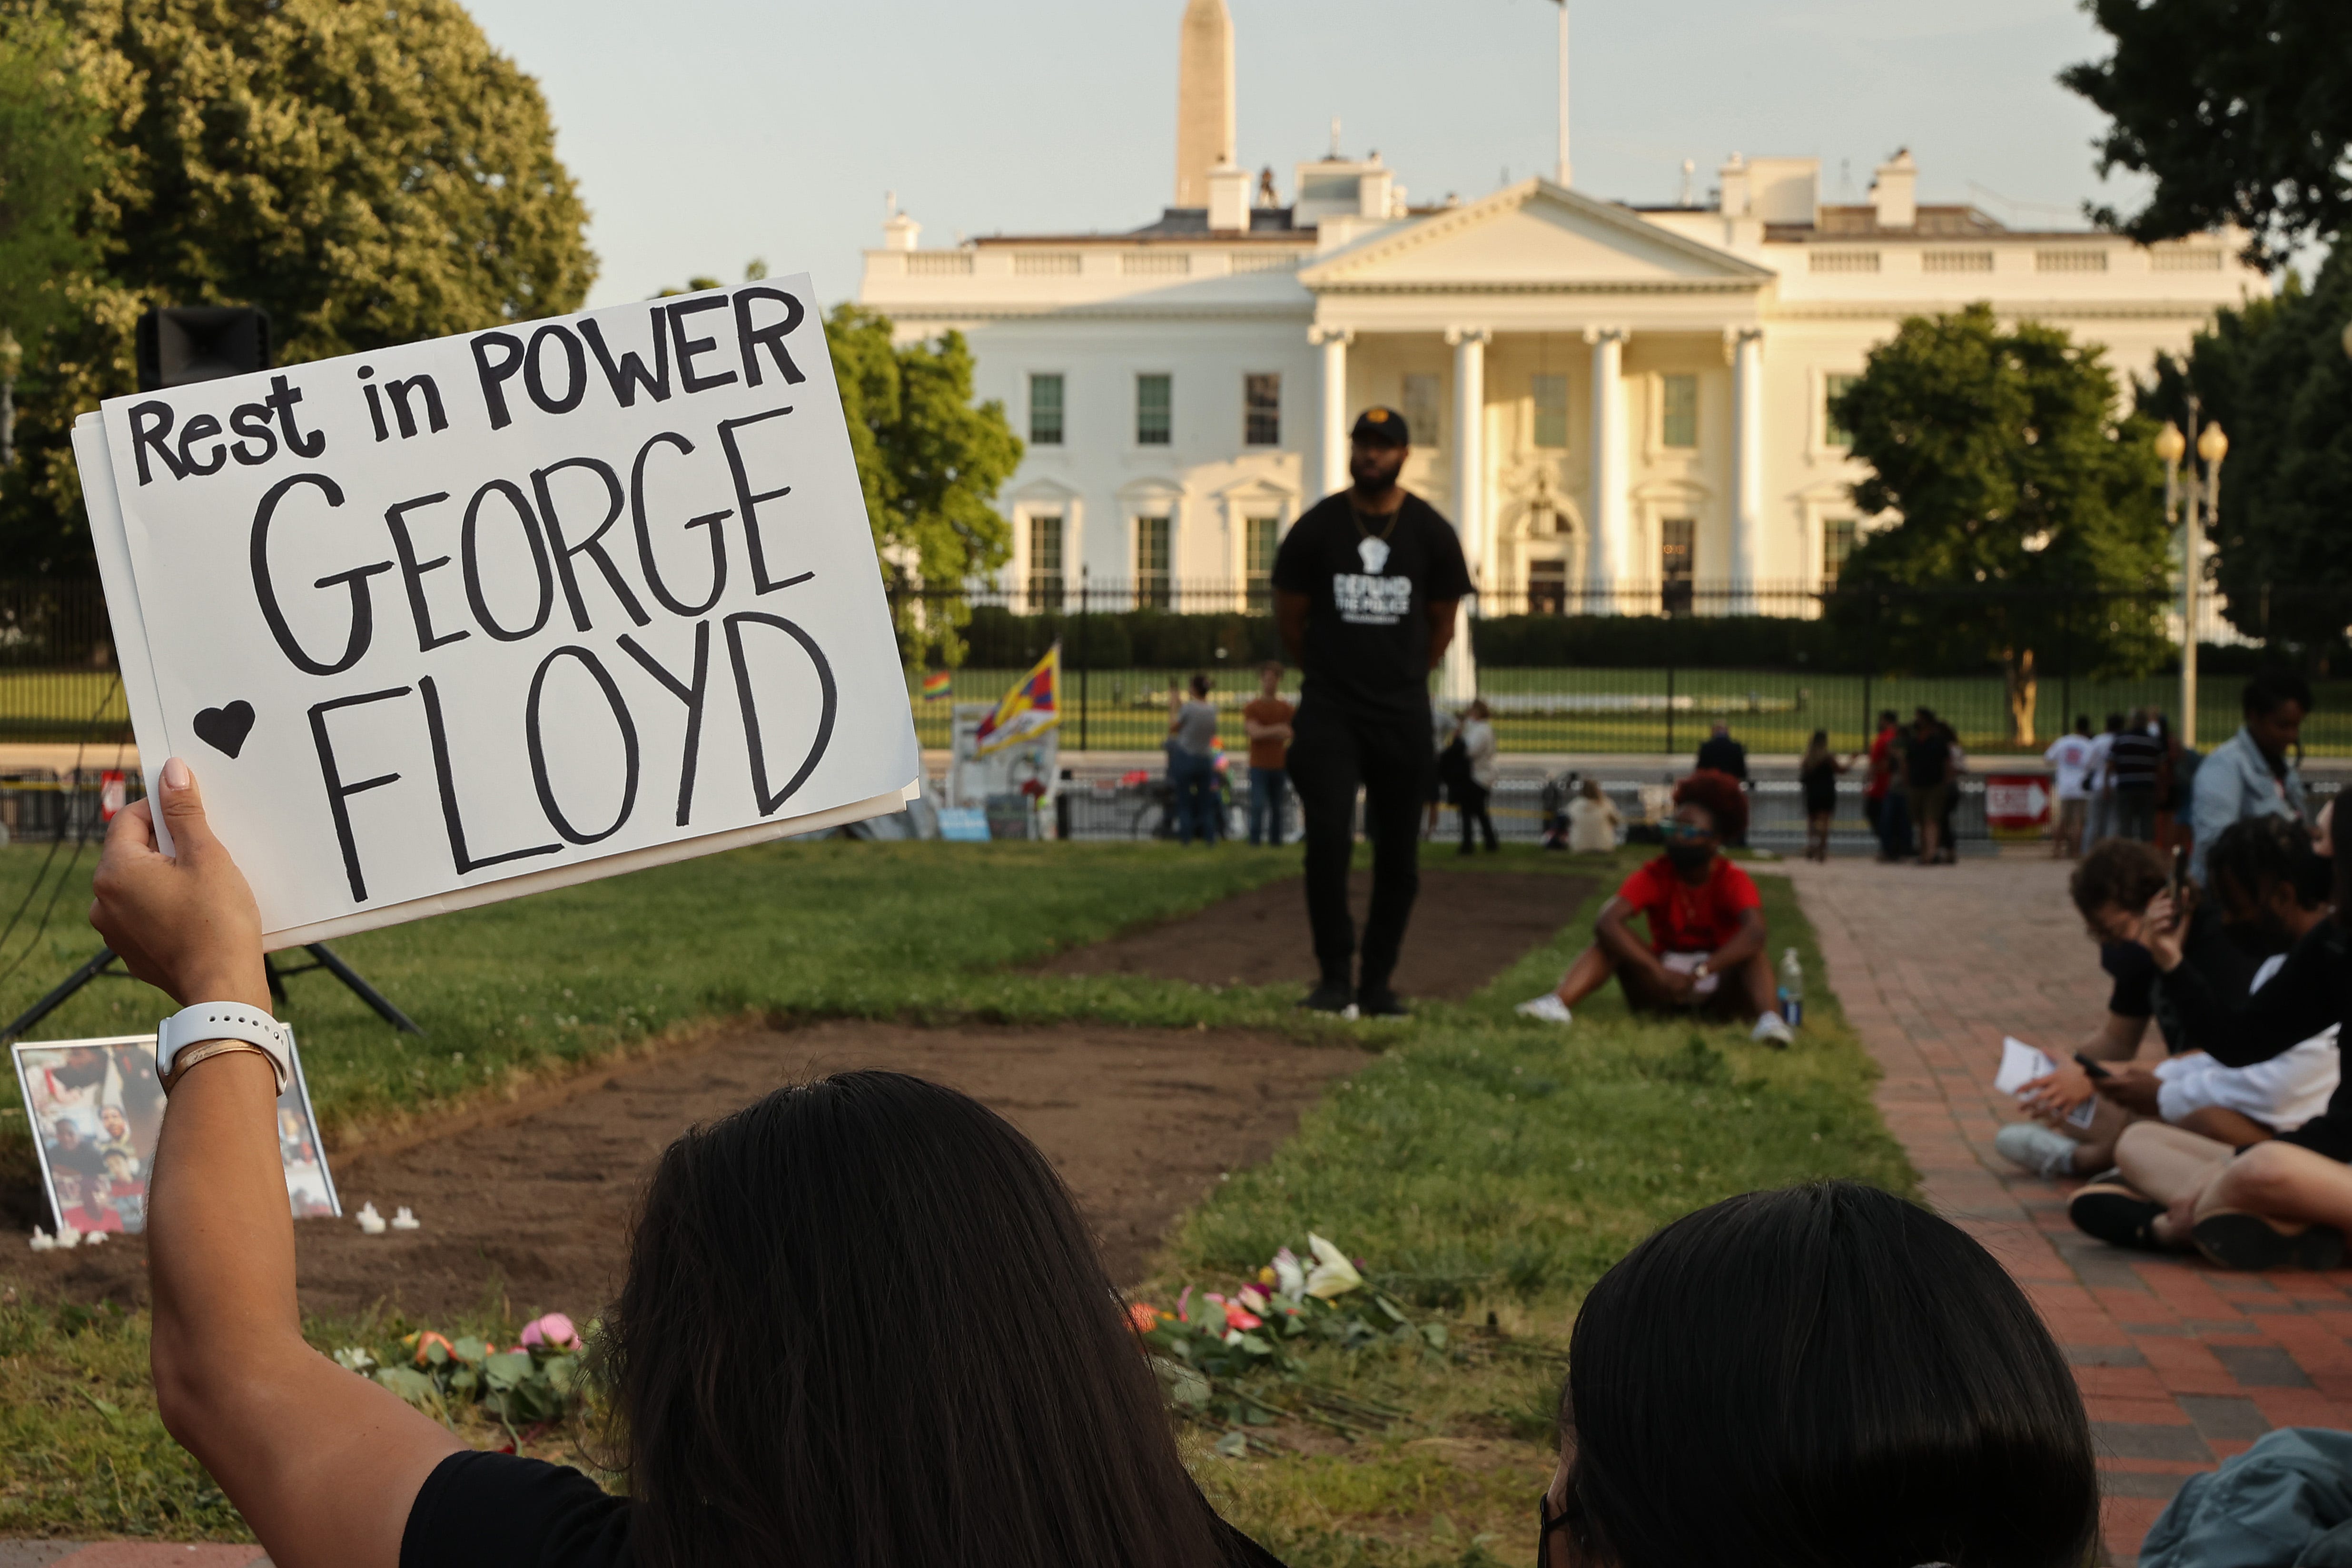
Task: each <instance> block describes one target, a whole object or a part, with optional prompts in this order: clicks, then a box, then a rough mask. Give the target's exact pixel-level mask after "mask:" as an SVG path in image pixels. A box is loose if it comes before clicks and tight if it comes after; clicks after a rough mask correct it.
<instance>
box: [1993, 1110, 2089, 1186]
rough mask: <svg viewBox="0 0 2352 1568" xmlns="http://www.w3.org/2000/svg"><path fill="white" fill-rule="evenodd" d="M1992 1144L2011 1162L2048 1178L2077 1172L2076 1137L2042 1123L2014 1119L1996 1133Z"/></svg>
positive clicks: (2050, 1179) (2056, 1177)
mask: <svg viewBox="0 0 2352 1568" xmlns="http://www.w3.org/2000/svg"><path fill="white" fill-rule="evenodd" d="M1992 1146H1993V1147H1994V1148H1995V1149H1996V1150H1998V1151H1999V1152H2000V1157H2001V1158H2003V1159H2005V1160H2007V1161H2008V1162H2009V1163H2010V1164H2011V1165H2013V1166H2021V1167H2022V1168H2023V1169H2026V1170H2029V1171H2032V1173H2033V1174H2034V1175H2035V1176H2041V1177H2042V1178H2043V1179H2045V1180H2049V1181H2055V1180H2057V1179H2058V1178H2059V1177H2060V1176H2073V1175H2074V1149H2075V1147H2076V1145H2075V1143H2074V1139H2072V1138H2070V1137H2068V1136H2066V1135H2065V1134H2063V1133H2059V1132H2053V1131H2052V1130H2051V1129H2050V1128H2048V1127H2045V1126H2043V1125H2042V1124H2040V1123H2039V1122H2011V1124H2009V1125H2008V1126H2006V1127H2003V1128H2002V1129H2001V1130H2000V1132H1998V1133H1995V1134H1993V1135H1992Z"/></svg>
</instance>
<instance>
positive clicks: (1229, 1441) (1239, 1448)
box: [1216, 1432, 1249, 1459]
mask: <svg viewBox="0 0 2352 1568" xmlns="http://www.w3.org/2000/svg"><path fill="white" fill-rule="evenodd" d="M1216 1451H1217V1452H1218V1453H1219V1454H1220V1455H1222V1456H1223V1457H1224V1458H1228V1459H1245V1458H1249V1437H1248V1436H1247V1435H1246V1434H1245V1433H1242V1432H1228V1433H1226V1434H1225V1435H1224V1436H1223V1437H1220V1438H1218V1439H1217V1442H1216Z"/></svg>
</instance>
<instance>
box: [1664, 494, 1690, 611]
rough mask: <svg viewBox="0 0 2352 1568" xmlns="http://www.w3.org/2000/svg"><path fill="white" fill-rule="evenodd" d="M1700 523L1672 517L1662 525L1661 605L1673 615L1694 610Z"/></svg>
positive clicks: (1685, 518) (1686, 518)
mask: <svg viewBox="0 0 2352 1568" xmlns="http://www.w3.org/2000/svg"><path fill="white" fill-rule="evenodd" d="M1697 536H1698V524H1697V523H1696V522H1694V521H1693V520H1691V519H1690V518H1688V517H1668V518H1666V519H1665V520H1664V522H1661V523H1660V524H1659V525H1658V608H1659V609H1661V610H1663V611H1664V612H1666V613H1667V614H1669V615H1687V614H1689V613H1690V612H1691V582H1692V571H1691V569H1692V566H1693V564H1694V561H1693V553H1694V549H1695V548H1696V541H1697Z"/></svg>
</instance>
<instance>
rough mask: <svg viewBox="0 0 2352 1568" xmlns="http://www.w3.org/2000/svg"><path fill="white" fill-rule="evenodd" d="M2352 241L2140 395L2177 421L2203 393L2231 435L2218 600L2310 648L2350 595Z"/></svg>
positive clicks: (2153, 412)
mask: <svg viewBox="0 0 2352 1568" xmlns="http://www.w3.org/2000/svg"><path fill="white" fill-rule="evenodd" d="M2347 320H2352V246H2346V245H2344V244H2342V243H2341V242H2339V243H2338V244H2337V245H2336V248H2335V250H2334V251H2333V252H2332V253H2331V254H2330V255H2329V256H2328V257H2327V260H2326V263H2325V264H2324V265H2323V266H2322V267H2320V269H2319V274H2318V276H2317V277H2316V278H2315V280H2314V281H2313V283H2312V284H2311V286H2310V287H2305V286H2304V284H2303V283H2302V281H2301V280H2300V279H2299V278H2297V277H2294V275H2293V274H2289V275H2288V277H2287V279H2286V283H2285V285H2284V287H2282V288H2281V289H2280V291H2279V293H2278V294H2277V295H2276V296H2275V297H2273V298H2269V299H2255V300H2250V301H2248V302H2247V303H2246V305H2245V306H2243V307H2242V308H2239V309H2235V310H2224V311H2222V312H2221V314H2220V315H2219V316H2218V317H2217V318H2216V319H2215V321H2214V324H2213V327H2212V329H2211V330H2210V331H2206V332H2200V333H2199V334H2198V335H2197V337H2196V338H2195V339H2194V340H2192V342H2191V344H2190V347H2189V357H2188V360H2187V361H2186V362H2185V363H2184V362H2180V361H2174V360H2173V359H2172V358H2171V357H2170V356H2165V357H2164V358H2163V359H2160V360H2159V361H2158V365H2157V382H2156V384H2155V386H2154V387H2153V388H2151V389H2150V390H2149V391H2148V392H2147V393H2146V394H2145V395H2144V396H2143V397H2142V399H2141V407H2142V409H2143V410H2144V411H2145V412H2146V413H2147V414H2149V415H2150V416H2151V417H2153V418H2155V419H2158V420H2165V419H2171V420H2181V419H2183V418H2184V415H2185V413H2186V410H2187V407H2188V394H2189V392H2191V391H2194V392H2196V393H2197V396H2198V400H2199V402H2200V404H2201V405H2202V406H2201V413H2202V414H2203V416H2204V417H2205V418H2207V419H2209V420H2219V421H2220V422H2221V425H2222V428H2223V429H2224V430H2225V431H2227V432H2228V434H2229V436H2230V454H2229V458H2228V460H2227V461H2226V462H2225V463H2224V464H2223V465H2222V483H2221V521H2220V524H2219V526H2218V527H2217V528H2215V529H2214V531H2213V535H2212V544H2213V573H2214V578H2215V580H2216V582H2217V584H2218V585H2219V587H2220V589H2221V592H2222V593H2223V594H2224V595H2225V596H2226V598H2225V600H2224V601H2223V604H2222V609H2223V612H2224V613H2226V614H2227V615H2228V617H2229V618H2230V621H2231V623H2232V624H2234V625H2235V626H2236V627H2237V628H2238V629H2239V630H2240V631H2242V632H2246V633H2247V634H2248V635H2250V636H2255V637H2261V638H2264V639H2267V640H2269V641H2270V642H2271V643H2273V646H2280V645H2285V646H2287V647H2289V648H2291V649H2293V650H2294V651H2296V652H2298V653H2302V654H2303V655H2304V656H2305V657H2306V658H2312V657H2319V658H2324V657H2326V656H2328V653H2329V650H2330V649H2331V647H2332V646H2333V645H2335V644H2337V643H2339V642H2340V640H2341V639H2342V636H2343V632H2344V627H2345V622H2346V619H2347V616H2346V612H2345V606H2346V604H2347V602H2352V531H2348V527H2347V520H2352V361H2347V359H2346V358H2345V350H2344V345H2343V341H2342V337H2341V334H2342V333H2343V330H2344V327H2345V323H2346V322H2347Z"/></svg>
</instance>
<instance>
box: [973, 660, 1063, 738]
mask: <svg viewBox="0 0 2352 1568" xmlns="http://www.w3.org/2000/svg"><path fill="white" fill-rule="evenodd" d="M1061 722H1062V645H1061V644H1060V643H1055V644H1054V645H1053V646H1052V647H1050V648H1048V649H1046V650H1045V657H1044V658H1042V659H1040V660H1038V661H1037V665H1036V668H1034V669H1033V670H1031V671H1030V672H1029V673H1028V674H1025V675H1024V676H1022V677H1021V684H1020V685H1017V686H1014V687H1013V689H1012V690H1011V691H1009V692H1007V693H1005V694H1004V700H1003V702H1001V703H998V704H997V705H996V711H995V712H994V713H992V714H990V715H989V716H987V717H986V718H984V719H982V720H981V722H980V728H979V730H978V731H976V732H975V733H974V734H973V736H972V745H971V754H972V755H973V756H974V757H985V756H987V755H988V754H989V753H990V752H992V751H997V750H1001V749H1003V747H1008V746H1011V745H1013V743H1014V742H1016V741H1023V740H1027V739H1028V738H1030V737H1032V736H1038V735H1043V734H1045V732H1046V731H1047V730H1049V729H1052V728H1053V727H1055V725H1058V724H1060V723H1061Z"/></svg>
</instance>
